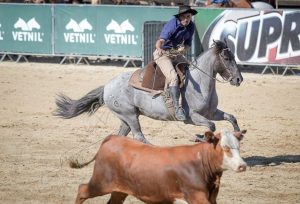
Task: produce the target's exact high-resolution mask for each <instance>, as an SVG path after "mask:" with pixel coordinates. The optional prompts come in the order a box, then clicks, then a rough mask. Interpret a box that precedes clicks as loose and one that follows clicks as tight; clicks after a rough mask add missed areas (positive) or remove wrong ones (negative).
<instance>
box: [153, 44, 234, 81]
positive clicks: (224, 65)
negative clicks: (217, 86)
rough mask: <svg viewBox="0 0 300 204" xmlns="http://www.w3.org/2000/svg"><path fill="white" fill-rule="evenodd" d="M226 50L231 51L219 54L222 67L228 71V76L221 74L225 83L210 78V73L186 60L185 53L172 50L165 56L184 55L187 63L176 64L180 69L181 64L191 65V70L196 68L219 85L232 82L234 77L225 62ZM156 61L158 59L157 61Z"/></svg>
mask: <svg viewBox="0 0 300 204" xmlns="http://www.w3.org/2000/svg"><path fill="white" fill-rule="evenodd" d="M226 50H228V51H230V49H229V48H224V49H223V50H222V52H220V53H219V57H220V60H221V62H222V65H223V67H224V68H225V71H226V76H223V75H221V74H220V75H221V77H222V79H223V81H221V80H219V79H217V78H216V77H212V76H210V75H209V74H208V73H206V72H205V71H203V70H202V69H201V68H200V67H198V66H197V64H195V63H193V62H191V61H189V60H188V59H186V58H185V56H184V55H183V53H181V52H178V51H177V50H176V49H171V50H169V51H168V52H167V53H164V55H166V56H168V57H176V56H177V55H183V57H184V58H185V60H186V61H185V62H179V63H177V64H176V67H178V66H179V65H180V64H189V65H190V67H189V69H191V67H194V68H195V69H197V70H199V71H201V72H202V73H203V74H205V75H206V76H208V77H209V78H211V79H213V80H215V81H217V82H219V83H228V82H230V81H231V79H232V78H233V77H232V74H231V72H230V69H229V67H228V66H226V64H225V62H224V51H226ZM160 57H161V56H159V57H158V58H160ZM158 58H157V59H158ZM155 60H156V59H155Z"/></svg>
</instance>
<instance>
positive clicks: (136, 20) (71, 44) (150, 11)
mask: <svg viewBox="0 0 300 204" xmlns="http://www.w3.org/2000/svg"><path fill="white" fill-rule="evenodd" d="M54 8H55V10H54V16H55V54H82V55H109V56H129V57H142V55H143V53H142V52H143V50H142V30H143V24H144V22H145V21H148V20H168V19H170V18H171V17H172V15H174V14H176V12H177V10H178V9H177V8H159V7H141V6H122V7H120V6H69V5H68V6H65V5H55V7H54Z"/></svg>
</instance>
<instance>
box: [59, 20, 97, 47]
mask: <svg viewBox="0 0 300 204" xmlns="http://www.w3.org/2000/svg"><path fill="white" fill-rule="evenodd" d="M65 29H66V30H67V31H68V32H65V33H64V39H65V42H67V43H95V36H96V34H94V33H92V32H91V31H92V30H93V26H92V25H91V24H90V23H89V22H88V20H87V19H86V18H85V19H83V20H82V21H80V23H77V22H76V21H75V20H74V19H72V18H71V19H70V21H69V22H68V23H67V25H66V26H65Z"/></svg>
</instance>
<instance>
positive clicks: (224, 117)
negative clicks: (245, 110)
mask: <svg viewBox="0 0 300 204" xmlns="http://www.w3.org/2000/svg"><path fill="white" fill-rule="evenodd" d="M212 120H216V121H218V120H227V121H229V122H230V123H231V124H232V126H233V128H234V131H236V132H239V131H240V127H239V125H238V123H237V120H236V118H235V117H234V116H233V115H231V114H228V113H225V112H223V111H221V110H219V109H217V111H216V112H215V114H214V115H213V117H212Z"/></svg>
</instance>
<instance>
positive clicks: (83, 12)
mask: <svg viewBox="0 0 300 204" xmlns="http://www.w3.org/2000/svg"><path fill="white" fill-rule="evenodd" d="M196 9H197V11H198V14H197V15H196V16H195V18H194V22H195V23H196V28H197V32H196V34H195V40H194V42H193V45H192V49H191V51H189V54H188V55H189V56H190V57H191V58H192V57H194V56H196V55H198V54H200V53H201V52H202V51H203V50H206V49H208V48H209V47H210V46H211V45H212V43H213V40H218V39H226V40H227V43H228V45H229V47H230V49H231V50H232V51H233V52H234V54H235V56H236V60H237V62H238V63H239V64H251V65H265V66H266V67H265V69H264V70H263V73H264V72H265V71H266V70H267V69H271V71H273V69H272V66H286V69H285V72H286V71H287V70H289V68H290V67H291V66H299V65H300V40H299V35H300V11H299V10H268V11H258V10H253V9H228V10H224V9H205V8H200V7H198V8H196ZM177 11H178V8H177V7H159V6H125V5H122V6H114V5H98V6H92V5H61V4H57V5H54V4H49V5H46V4H43V5H36V4H0V53H1V54H0V61H2V60H4V58H6V57H8V59H10V60H14V59H13V58H12V57H11V55H13V54H14V55H17V56H18V57H17V59H16V61H17V62H18V61H19V60H21V59H22V58H23V59H24V60H27V59H26V56H28V55H46V56H62V60H61V63H63V62H64V60H65V59H66V58H67V57H70V56H76V57H78V61H77V63H79V62H80V61H82V60H83V61H84V62H86V63H88V58H89V57H97V58H100V59H101V58H111V59H124V60H126V63H125V65H124V66H127V65H128V63H129V62H132V63H133V64H134V60H140V61H142V62H146V61H149V60H150V59H151V58H152V52H153V50H154V42H155V40H156V39H157V37H158V34H159V32H160V31H159V30H160V29H161V27H162V25H161V24H159V23H158V24H156V25H152V24H151V23H149V22H157V21H159V22H166V21H168V20H169V19H170V18H171V17H172V16H173V15H174V14H176V13H177ZM147 22H148V23H147ZM149 26H150V27H149ZM157 26H158V27H157ZM150 44H151V45H150Z"/></svg>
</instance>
